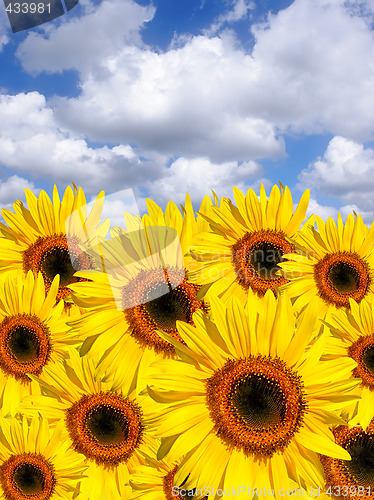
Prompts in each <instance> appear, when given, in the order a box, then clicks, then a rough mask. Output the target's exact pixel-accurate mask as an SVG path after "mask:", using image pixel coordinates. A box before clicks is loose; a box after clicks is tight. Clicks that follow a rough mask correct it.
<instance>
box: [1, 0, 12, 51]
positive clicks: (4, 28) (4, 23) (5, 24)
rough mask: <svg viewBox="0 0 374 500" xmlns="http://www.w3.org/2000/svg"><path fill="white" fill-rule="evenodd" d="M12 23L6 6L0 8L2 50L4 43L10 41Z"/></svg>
mask: <svg viewBox="0 0 374 500" xmlns="http://www.w3.org/2000/svg"><path fill="white" fill-rule="evenodd" d="M9 33H10V24H9V20H8V16H7V14H6V12H5V8H3V6H1V8H0V52H1V51H2V50H3V47H4V45H6V44H7V43H8V42H9V36H8V35H9Z"/></svg>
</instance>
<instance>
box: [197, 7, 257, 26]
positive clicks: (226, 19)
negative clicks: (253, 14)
mask: <svg viewBox="0 0 374 500" xmlns="http://www.w3.org/2000/svg"><path fill="white" fill-rule="evenodd" d="M255 8H256V3H255V2H254V1H252V0H231V3H230V6H229V9H228V10H227V11H225V12H224V13H223V14H221V15H220V16H218V18H217V19H216V20H215V21H214V22H213V24H212V25H211V26H210V28H208V29H207V30H205V33H206V34H213V33H217V32H218V31H219V30H220V29H221V28H222V26H224V25H225V24H226V23H235V22H237V21H241V20H243V19H245V18H246V17H247V16H248V14H249V12H250V11H252V10H254V9H255Z"/></svg>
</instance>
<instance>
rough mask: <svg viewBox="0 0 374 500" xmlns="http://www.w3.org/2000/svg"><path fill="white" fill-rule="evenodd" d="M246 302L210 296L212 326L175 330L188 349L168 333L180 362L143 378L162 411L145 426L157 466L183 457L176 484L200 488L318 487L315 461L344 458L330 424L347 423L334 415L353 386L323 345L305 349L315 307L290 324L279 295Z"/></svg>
mask: <svg viewBox="0 0 374 500" xmlns="http://www.w3.org/2000/svg"><path fill="white" fill-rule="evenodd" d="M248 299H249V300H248V302H247V304H246V306H245V307H244V306H243V305H242V304H241V303H240V301H239V300H238V299H237V298H235V297H233V298H232V300H231V301H229V303H228V307H227V308H226V307H225V305H224V303H223V302H222V301H221V300H220V299H218V298H216V299H213V298H212V299H211V300H212V302H211V309H212V311H211V312H212V318H214V322H213V321H212V320H211V319H209V318H208V317H206V316H204V314H203V312H202V311H198V312H197V313H195V315H194V323H195V325H196V327H195V328H194V327H193V326H191V325H188V324H187V323H182V322H178V331H179V334H180V336H181V337H182V339H183V340H184V342H185V344H186V345H183V344H181V343H178V342H177V341H176V340H175V339H172V338H171V337H169V336H167V335H165V334H164V336H165V338H167V339H168V340H169V341H170V342H172V343H173V344H174V345H175V346H176V350H177V352H178V353H179V354H180V356H181V360H161V361H157V362H155V363H153V365H152V366H151V368H150V372H149V380H148V386H149V387H148V392H149V394H150V396H151V397H152V398H153V399H154V400H155V403H154V405H155V409H156V407H157V408H158V409H159V411H158V412H157V413H155V414H154V415H153V416H151V417H150V418H148V419H147V422H148V423H149V425H150V426H151V429H152V430H153V432H154V433H155V435H156V436H159V437H164V440H163V452H159V458H164V456H166V457H167V458H168V460H173V459H175V458H177V457H179V456H181V455H182V454H186V456H185V458H184V459H183V461H182V463H181V466H180V467H179V468H178V471H177V473H176V475H175V482H176V484H180V482H181V481H183V479H184V478H185V477H187V475H188V474H189V477H188V480H187V483H186V487H196V488H197V489H199V488H202V489H204V488H206V487H210V488H213V487H214V488H215V489H216V491H217V489H220V488H223V490H225V489H229V490H230V491H231V489H232V488H233V489H234V490H235V491H237V490H238V488H239V487H240V486H247V487H248V488H254V487H256V488H257V487H259V488H261V489H263V488H265V489H266V490H270V489H271V490H273V491H274V492H279V491H280V489H281V488H288V484H289V479H292V480H294V481H296V482H297V483H298V484H302V485H303V484H306V485H308V486H315V487H318V486H321V485H323V482H324V476H323V471H322V467H321V464H320V462H319V459H318V455H317V454H318V453H323V454H325V455H327V456H332V457H335V458H341V459H344V460H349V454H348V453H347V452H346V451H345V450H343V449H342V448H341V447H339V446H338V445H336V444H335V443H334V440H333V435H332V433H331V431H330V430H329V429H328V424H332V423H335V424H343V423H344V421H343V420H342V419H341V418H339V417H337V416H335V415H333V413H332V411H334V410H337V409H339V408H341V406H342V405H345V404H346V402H347V401H349V400H350V399H356V398H357V397H356V396H351V391H352V389H353V388H354V387H356V386H357V384H358V383H359V382H358V381H357V380H340V379H339V373H337V372H336V371H333V372H332V373H331V370H329V369H328V368H327V369H326V368H325V364H324V363H323V362H320V361H319V360H320V357H321V354H322V352H323V347H324V338H323V337H320V338H318V339H317V340H314V342H313V344H311V345H309V342H310V340H311V338H312V336H313V329H314V328H315V322H316V317H317V311H316V310H315V309H314V308H308V310H307V311H305V313H304V315H303V316H302V318H301V320H300V321H298V322H296V323H295V317H294V312H293V308H292V304H291V301H290V299H289V298H287V297H286V296H284V295H283V294H281V295H280V297H279V300H276V298H275V297H274V294H273V293H272V291H270V290H269V291H268V292H267V293H266V294H265V296H264V299H263V300H262V301H258V300H257V298H256V297H255V296H249V298H248ZM256 308H258V309H256ZM336 379H338V381H332V380H336ZM156 403H157V404H156ZM161 404H162V406H161ZM160 408H161V410H160ZM232 495H233V496H235V494H232Z"/></svg>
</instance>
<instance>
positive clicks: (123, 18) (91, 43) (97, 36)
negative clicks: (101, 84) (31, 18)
mask: <svg viewBox="0 0 374 500" xmlns="http://www.w3.org/2000/svg"><path fill="white" fill-rule="evenodd" d="M80 7H82V8H83V15H82V16H81V17H79V18H77V17H72V18H69V20H68V21H67V22H66V21H65V19H66V18H62V20H63V22H62V23H61V24H58V25H56V24H45V25H43V26H42V27H41V30H42V31H44V35H41V34H40V32H39V33H38V32H36V31H31V32H29V34H28V36H27V39H26V42H25V43H23V44H21V45H20V46H19V48H18V57H19V58H20V60H21V62H22V65H23V67H24V69H25V70H26V71H28V72H30V73H32V74H37V73H39V72H40V71H47V72H49V73H53V72H61V71H63V70H65V69H76V70H77V71H79V72H84V73H87V72H88V73H89V72H90V71H91V70H92V68H93V67H95V66H96V63H97V62H98V61H104V60H106V59H108V58H111V57H112V55H113V54H115V53H117V52H118V51H120V50H121V48H122V47H123V46H124V45H126V44H128V43H130V42H131V44H135V45H139V46H142V41H141V37H140V34H139V30H140V28H141V27H142V26H143V24H144V23H145V22H147V21H149V20H150V19H152V17H153V14H154V9H153V8H152V7H141V6H140V5H138V4H137V3H135V2H133V1H129V0H106V1H103V2H101V3H100V4H99V5H97V3H96V4H94V3H93V2H92V0H80ZM56 26H58V27H57V28H56ZM103 76H104V75H102V77H103ZM95 78H97V79H100V72H99V73H97V74H96V75H95Z"/></svg>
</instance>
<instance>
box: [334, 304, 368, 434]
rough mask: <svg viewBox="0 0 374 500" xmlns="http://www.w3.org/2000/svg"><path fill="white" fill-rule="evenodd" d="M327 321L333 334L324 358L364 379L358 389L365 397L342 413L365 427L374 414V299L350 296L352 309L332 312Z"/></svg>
mask: <svg viewBox="0 0 374 500" xmlns="http://www.w3.org/2000/svg"><path fill="white" fill-rule="evenodd" d="M325 324H326V325H327V326H328V327H329V328H330V330H331V333H332V335H331V337H330V338H329V339H328V342H327V343H326V347H325V353H324V358H325V359H328V360H329V363H330V364H331V366H332V367H334V366H335V369H336V370H337V371H341V370H344V372H345V373H350V376H351V377H352V378H353V379H358V380H360V381H361V384H360V385H359V386H358V387H357V388H356V390H355V392H356V393H357V394H358V395H359V396H360V397H361V399H360V400H359V401H356V402H354V403H352V404H350V405H348V406H347V407H346V408H344V411H343V413H342V415H343V416H344V418H346V419H347V420H349V421H350V420H352V419H353V421H352V422H355V423H358V424H360V425H361V426H362V427H363V428H364V429H365V428H366V427H367V426H368V425H369V423H370V421H371V420H372V418H373V417H374V301H371V302H370V303H369V302H367V301H362V302H361V303H360V304H357V303H356V302H355V301H354V300H352V299H350V311H346V310H345V311H342V312H341V313H340V314H331V315H330V316H329V319H328V320H326V322H325Z"/></svg>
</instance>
